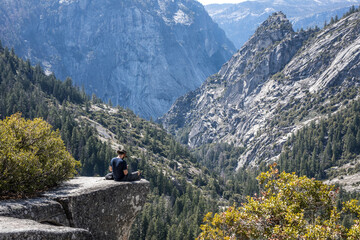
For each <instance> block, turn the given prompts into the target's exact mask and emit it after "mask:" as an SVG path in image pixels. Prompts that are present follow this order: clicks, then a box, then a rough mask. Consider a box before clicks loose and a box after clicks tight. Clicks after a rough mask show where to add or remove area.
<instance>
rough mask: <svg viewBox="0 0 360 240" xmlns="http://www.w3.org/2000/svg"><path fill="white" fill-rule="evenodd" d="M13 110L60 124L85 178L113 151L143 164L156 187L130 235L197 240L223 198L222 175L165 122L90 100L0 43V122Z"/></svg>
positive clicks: (100, 171) (102, 167)
mask: <svg viewBox="0 0 360 240" xmlns="http://www.w3.org/2000/svg"><path fill="white" fill-rule="evenodd" d="M16 112H21V113H22V116H23V117H25V118H30V119H32V118H35V117H41V118H43V119H44V120H46V121H48V122H49V123H50V124H52V126H53V127H54V129H59V131H60V133H61V137H62V139H63V140H64V142H65V145H66V147H67V149H68V150H69V152H70V153H71V154H72V155H73V156H74V157H75V159H77V160H80V161H81V163H82V168H81V170H80V172H79V173H80V175H85V176H94V175H100V176H103V175H104V174H105V173H106V172H107V168H108V164H109V161H110V159H111V158H112V157H114V155H115V148H116V147H119V146H123V147H125V148H126V149H127V150H128V152H129V153H130V154H129V156H130V159H129V160H128V163H129V166H130V168H131V169H132V170H137V169H140V170H141V171H142V172H143V175H144V177H145V178H146V179H147V180H149V181H150V183H151V189H152V193H151V194H150V197H149V200H148V203H147V204H146V206H145V210H144V211H143V213H142V214H141V215H140V216H139V219H138V220H137V221H136V222H137V224H136V225H135V226H134V231H133V236H132V239H145V237H146V239H151V238H152V237H155V238H157V239H160V238H161V239H166V238H169V239H193V238H194V237H195V236H196V235H197V234H198V233H199V228H198V226H199V225H200V224H201V222H202V218H203V216H204V214H205V213H206V212H208V211H217V203H218V199H219V195H218V194H217V192H216V191H215V190H212V187H211V186H210V185H211V183H214V182H217V180H216V179H215V178H214V177H212V176H211V175H210V174H209V172H207V171H205V172H204V171H202V170H201V168H199V167H198V165H197V164H196V163H195V162H196V159H195V157H194V156H192V155H191V154H190V153H189V151H188V149H187V148H186V147H184V146H182V145H180V144H179V143H177V142H176V141H175V140H174V139H173V137H172V136H171V135H169V134H167V133H166V132H165V131H164V130H163V129H162V128H161V127H160V126H158V125H157V124H155V123H151V122H149V121H145V120H143V119H141V118H139V117H137V116H136V115H135V114H134V113H132V112H131V111H130V110H125V109H122V108H120V107H111V106H109V105H106V104H104V103H102V101H101V100H99V99H98V98H97V97H96V96H92V98H91V99H90V97H89V96H87V95H86V94H85V93H84V91H80V90H79V89H78V88H77V87H74V86H73V84H72V80H71V79H67V80H66V81H65V82H61V81H60V80H58V79H56V77H55V76H54V75H50V76H46V75H45V74H44V72H43V70H42V69H41V67H39V66H36V67H33V66H31V63H30V62H29V61H23V60H22V59H20V58H18V57H17V56H16V55H15V52H14V50H9V49H8V48H6V47H5V48H4V47H2V46H0V114H1V119H4V118H6V117H7V116H10V115H11V114H13V113H16ZM194 179H201V184H198V185H197V186H196V185H195V184H194V182H195V181H194ZM212 191H213V192H214V193H213V194H211V192H212ZM208 196H213V197H210V198H209V197H208ZM184 229H186V231H185V230H184ZM170 236H171V237H170Z"/></svg>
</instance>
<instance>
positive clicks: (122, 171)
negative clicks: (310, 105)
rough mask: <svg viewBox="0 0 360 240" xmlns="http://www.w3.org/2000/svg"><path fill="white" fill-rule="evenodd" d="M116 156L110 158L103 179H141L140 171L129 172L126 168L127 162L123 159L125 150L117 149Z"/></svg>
mask: <svg viewBox="0 0 360 240" xmlns="http://www.w3.org/2000/svg"><path fill="white" fill-rule="evenodd" d="M117 154H118V157H115V158H113V159H111V162H110V166H109V171H110V172H112V173H109V174H107V175H106V176H105V179H108V180H110V179H114V180H115V181H137V180H140V179H141V176H140V172H139V171H138V172H133V173H129V172H128V169H127V163H126V161H125V160H124V159H125V158H126V151H125V150H117Z"/></svg>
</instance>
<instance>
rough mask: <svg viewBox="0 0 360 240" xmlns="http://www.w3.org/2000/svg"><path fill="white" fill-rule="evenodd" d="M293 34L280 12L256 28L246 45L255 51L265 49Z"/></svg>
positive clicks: (284, 16)
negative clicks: (254, 47) (253, 46)
mask: <svg viewBox="0 0 360 240" xmlns="http://www.w3.org/2000/svg"><path fill="white" fill-rule="evenodd" d="M293 32H294V30H293V28H292V24H291V23H290V21H289V20H288V19H287V18H286V15H285V14H284V13H282V12H275V13H273V14H272V15H270V16H269V17H268V19H266V20H265V21H264V22H263V23H262V24H261V25H260V26H259V27H258V28H257V30H256V32H255V34H254V35H253V36H252V37H251V38H250V39H249V41H248V42H247V43H246V44H247V45H249V44H251V45H255V46H256V50H262V49H266V48H267V47H269V46H270V45H271V44H273V43H274V42H277V41H281V40H283V39H284V38H285V37H286V36H287V35H288V34H291V33H293ZM246 44H245V45H246Z"/></svg>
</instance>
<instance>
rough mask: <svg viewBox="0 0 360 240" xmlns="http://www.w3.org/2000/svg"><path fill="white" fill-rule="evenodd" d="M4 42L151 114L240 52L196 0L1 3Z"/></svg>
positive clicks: (86, 85)
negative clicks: (236, 50)
mask: <svg viewBox="0 0 360 240" xmlns="http://www.w3.org/2000/svg"><path fill="white" fill-rule="evenodd" d="M0 13H1V14H0V40H1V41H2V43H3V45H4V46H8V47H9V48H10V47H14V48H15V52H16V53H17V55H19V56H20V57H23V58H27V59H30V60H31V62H32V63H33V64H37V63H40V64H41V65H42V66H43V68H44V69H45V71H46V73H49V74H50V73H51V72H54V73H55V75H56V77H58V78H60V79H65V78H66V77H68V76H69V77H71V78H72V79H73V81H74V83H75V84H76V85H77V86H79V87H81V86H83V87H84V88H85V90H86V91H87V93H89V94H90V95H91V94H92V93H95V94H96V95H97V97H100V98H102V99H103V100H104V101H105V102H107V101H108V100H111V101H112V103H113V104H114V105H117V104H119V105H120V106H123V107H128V108H130V109H131V110H133V111H134V112H135V113H136V114H138V115H140V116H142V117H145V118H150V117H152V118H153V119H155V118H157V117H159V116H162V115H163V114H164V113H165V112H167V111H168V110H169V109H170V107H171V105H172V104H173V102H174V101H175V100H176V99H177V98H178V97H179V96H182V95H183V94H185V93H186V92H188V91H190V90H194V89H196V88H197V87H199V86H200V85H201V84H202V82H203V81H204V80H205V79H206V77H208V76H210V75H211V74H214V73H215V72H217V71H218V70H219V69H220V68H221V66H222V64H223V63H225V62H226V61H227V60H228V59H229V58H230V57H231V55H232V54H233V53H234V52H235V47H234V46H233V44H232V43H231V41H230V40H228V39H227V37H226V36H225V33H224V31H223V30H221V29H220V28H219V27H218V25H217V24H216V23H214V22H213V21H212V19H211V18H210V16H209V15H208V14H207V12H206V11H205V9H204V7H203V6H202V5H201V4H200V3H199V2H197V1H195V0H174V1H169V0H156V1H155V0H121V1H115V0H33V1H28V0H13V1H0Z"/></svg>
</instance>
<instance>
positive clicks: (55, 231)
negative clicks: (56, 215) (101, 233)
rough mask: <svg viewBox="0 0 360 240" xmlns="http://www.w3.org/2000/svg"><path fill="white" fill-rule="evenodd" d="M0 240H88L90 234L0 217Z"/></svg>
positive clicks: (81, 230)
mask: <svg viewBox="0 0 360 240" xmlns="http://www.w3.org/2000/svg"><path fill="white" fill-rule="evenodd" d="M0 226H1V227H0V239H2V240H15V239H16V240H17V239H24V240H49V239H52V240H64V239H76V240H88V239H93V236H92V235H91V233H90V232H89V231H87V230H85V229H81V228H70V227H63V226H52V225H46V224H41V223H38V222H36V221H34V220H28V219H18V218H12V217H0Z"/></svg>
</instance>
